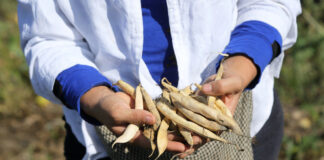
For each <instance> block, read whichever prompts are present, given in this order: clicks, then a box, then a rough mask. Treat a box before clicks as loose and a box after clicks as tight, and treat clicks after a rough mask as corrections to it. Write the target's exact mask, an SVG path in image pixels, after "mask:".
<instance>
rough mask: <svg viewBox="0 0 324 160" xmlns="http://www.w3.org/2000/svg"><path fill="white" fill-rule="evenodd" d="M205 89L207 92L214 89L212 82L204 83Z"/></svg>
mask: <svg viewBox="0 0 324 160" xmlns="http://www.w3.org/2000/svg"><path fill="white" fill-rule="evenodd" d="M203 91H205V92H210V91H212V86H211V85H210V84H205V85H203Z"/></svg>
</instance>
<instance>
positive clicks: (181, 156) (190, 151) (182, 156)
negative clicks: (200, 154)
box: [179, 148, 195, 159]
mask: <svg viewBox="0 0 324 160" xmlns="http://www.w3.org/2000/svg"><path fill="white" fill-rule="evenodd" d="M194 151H195V148H189V149H187V150H186V151H185V152H184V153H183V154H180V155H179V158H180V159H183V158H186V157H187V156H188V155H190V154H192V153H193V152H194Z"/></svg>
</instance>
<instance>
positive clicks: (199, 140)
mask: <svg viewBox="0 0 324 160" xmlns="http://www.w3.org/2000/svg"><path fill="white" fill-rule="evenodd" d="M192 140H193V144H194V145H201V144H202V143H203V138H202V137H200V136H197V135H193V136H192Z"/></svg>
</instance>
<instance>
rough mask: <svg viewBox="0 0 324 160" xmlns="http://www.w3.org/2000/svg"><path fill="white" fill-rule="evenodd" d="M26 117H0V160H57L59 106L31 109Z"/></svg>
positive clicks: (60, 123)
mask: <svg viewBox="0 0 324 160" xmlns="http://www.w3.org/2000/svg"><path fill="white" fill-rule="evenodd" d="M32 108H34V111H33V112H32V113H27V115H24V114H23V115H16V116H2V115H0V126H1V127H0V142H1V145H0V160H8V159H10V160H33V159H35V160H51V159H53V160H60V159H64V156H63V143H64V137H65V131H64V127H63V126H64V122H63V120H62V118H61V117H62V111H61V109H60V107H59V106H55V105H48V106H46V107H42V108H40V107H37V106H32Z"/></svg>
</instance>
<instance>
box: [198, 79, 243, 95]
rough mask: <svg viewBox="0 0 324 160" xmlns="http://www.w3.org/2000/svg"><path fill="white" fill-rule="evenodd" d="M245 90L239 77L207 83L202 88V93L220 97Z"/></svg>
mask: <svg viewBox="0 0 324 160" xmlns="http://www.w3.org/2000/svg"><path fill="white" fill-rule="evenodd" d="M242 89H243V84H242V80H241V79H240V78H238V77H229V78H224V79H221V80H217V81H212V82H209V83H206V84H204V85H203V86H202V93H204V94H206V95H211V96H220V95H226V94H232V93H237V92H239V91H241V90H242Z"/></svg>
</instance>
